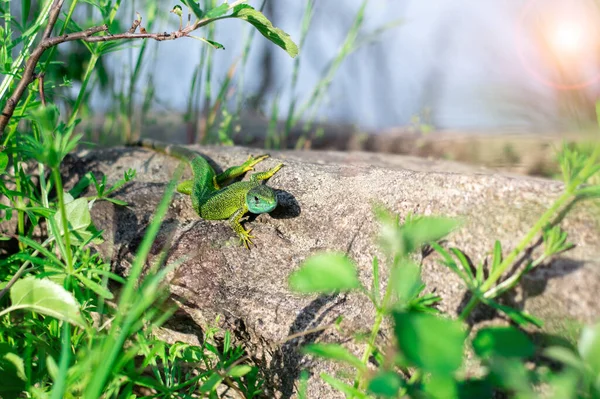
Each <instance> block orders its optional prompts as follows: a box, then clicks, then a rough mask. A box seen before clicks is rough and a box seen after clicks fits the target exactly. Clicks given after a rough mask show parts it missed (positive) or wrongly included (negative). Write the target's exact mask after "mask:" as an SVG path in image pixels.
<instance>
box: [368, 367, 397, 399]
mask: <svg viewBox="0 0 600 399" xmlns="http://www.w3.org/2000/svg"><path fill="white" fill-rule="evenodd" d="M404 385H405V384H404V380H403V379H402V378H401V377H400V376H399V375H398V374H397V373H394V372H393V371H380V372H379V373H378V374H377V375H376V376H375V377H373V379H372V380H371V381H369V387H368V390H369V392H370V393H372V394H374V395H377V396H383V397H386V398H395V397H397V396H398V391H399V390H400V388H402V387H403V386H404Z"/></svg>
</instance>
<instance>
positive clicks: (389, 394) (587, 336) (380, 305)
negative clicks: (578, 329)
mask: <svg viewBox="0 0 600 399" xmlns="http://www.w3.org/2000/svg"><path fill="white" fill-rule="evenodd" d="M375 214H376V216H377V219H378V220H379V222H380V224H381V230H380V234H379V243H380V245H381V250H382V252H383V253H384V254H385V259H386V265H387V268H386V269H387V270H386V269H383V270H385V271H386V273H385V274H384V276H385V277H386V278H384V281H387V286H386V288H385V291H384V292H383V293H381V292H380V285H381V274H382V267H381V265H380V262H379V260H378V258H374V259H373V264H372V284H371V286H370V288H369V289H367V288H366V287H364V286H363V285H362V283H360V282H359V281H358V280H357V281H356V282H355V280H354V277H352V279H349V276H356V266H355V265H354V264H353V263H352V262H351V261H350V260H348V258H347V257H346V256H345V255H342V254H331V253H324V254H316V255H314V256H313V257H311V258H309V259H307V260H306V261H305V262H304V263H303V264H302V265H301V267H300V269H299V270H297V271H295V272H294V273H293V274H292V275H291V276H290V287H291V288H292V289H293V290H295V291H297V292H302V293H322V292H338V291H346V292H349V293H354V294H358V295H365V296H366V297H368V298H369V299H370V300H371V302H372V303H373V306H374V308H375V312H374V313H375V316H374V321H373V325H372V326H371V327H370V332H369V334H368V335H369V337H368V338H367V339H366V340H365V339H364V338H363V339H360V338H357V339H360V340H359V341H358V342H359V343H362V344H364V345H365V350H364V352H363V356H362V357H360V358H359V357H358V356H357V355H356V354H354V353H352V352H351V351H349V350H348V349H346V348H345V347H344V346H343V345H341V344H338V343H332V342H329V343H311V344H308V345H306V346H304V348H303V350H302V351H303V353H304V354H307V355H311V356H315V357H319V358H322V359H324V360H329V361H335V362H337V363H341V364H343V365H345V366H346V367H347V368H348V367H349V368H351V369H353V370H355V371H356V374H355V377H354V381H353V383H352V381H348V380H347V379H346V378H340V377H334V376H331V375H329V374H321V378H322V379H323V380H324V381H325V382H326V383H328V384H330V385H331V386H332V387H333V388H335V389H336V390H338V391H339V392H341V393H343V394H345V395H346V397H349V398H401V397H412V398H457V399H458V398H472V397H492V396H493V395H494V392H502V393H505V394H508V395H511V394H515V395H516V396H517V397H522V398H535V397H537V395H536V393H535V392H536V391H537V390H539V389H540V387H542V386H543V387H545V389H546V390H547V392H549V393H550V394H551V395H553V396H551V397H556V398H558V397H561V398H562V397H596V395H598V393H599V392H600V385H598V381H600V362H599V361H598V359H600V338H599V337H600V327H599V326H600V324H599V325H596V326H593V327H588V328H586V329H585V330H584V331H583V333H582V336H581V339H580V343H579V346H578V352H573V350H572V349H568V348H565V347H550V348H547V349H546V350H544V351H543V354H544V356H545V357H546V358H550V359H553V360H554V361H556V362H559V363H562V364H564V365H565V367H564V369H563V370H561V371H557V372H552V371H550V370H549V369H548V368H547V367H546V366H544V365H543V364H540V363H537V364H536V365H535V367H534V368H533V369H532V368H531V366H529V365H528V366H526V364H525V362H527V361H530V360H531V359H533V358H534V356H535V355H536V354H539V353H540V352H541V350H540V349H539V348H536V346H535V345H534V344H533V342H532V341H531V339H530V338H529V337H528V335H527V334H526V333H524V332H523V331H521V330H519V329H517V328H515V327H486V328H482V329H480V330H479V331H477V333H476V334H475V335H474V336H471V337H469V336H468V335H469V334H468V326H467V325H466V324H465V323H463V322H462V320H460V319H459V320H451V319H448V318H446V317H441V316H439V315H438V314H436V313H437V312H436V311H435V309H432V308H431V306H432V305H434V304H435V303H436V302H438V301H439V300H440V298H439V297H436V296H433V295H432V294H425V295H423V290H424V288H425V286H424V284H423V283H422V281H421V274H420V265H418V264H417V263H416V262H415V261H414V256H413V255H414V254H415V253H417V252H419V251H420V250H421V249H422V247H424V246H430V247H432V248H433V249H434V250H436V251H437V252H438V253H440V254H441V255H442V259H443V262H444V264H445V265H446V266H447V267H448V268H449V269H450V270H452V271H453V272H454V273H456V274H457V275H459V276H460V277H461V278H462V279H463V281H464V282H465V284H466V286H467V287H468V288H469V289H471V290H473V292H474V293H475V294H476V295H479V296H478V298H479V299H480V300H481V301H482V302H484V303H485V304H486V305H488V306H492V307H495V308H496V309H498V310H500V311H501V312H503V313H505V314H506V315H507V316H509V317H510V318H511V319H512V320H514V321H515V322H516V323H517V324H518V325H529V324H533V325H536V326H539V325H540V324H541V321H539V320H537V319H536V318H534V317H533V316H530V315H527V314H526V313H523V312H521V311H518V310H516V309H512V308H510V307H508V306H505V305H501V304H499V303H497V302H494V301H492V300H491V299H489V297H486V296H484V295H482V294H481V293H480V292H479V291H478V290H479V289H480V288H481V286H482V284H483V283H484V282H485V281H486V280H485V278H484V272H483V270H484V266H485V265H483V263H482V264H481V265H479V266H477V267H473V266H472V265H471V264H470V263H469V260H468V258H467V256H466V255H465V254H464V253H463V252H462V251H460V250H458V249H456V248H452V249H450V250H449V251H448V250H446V249H444V248H443V247H441V245H440V244H439V243H437V242H436V241H439V240H441V239H443V238H444V237H445V236H446V235H447V234H449V233H450V232H452V231H453V230H454V229H455V228H456V227H457V225H458V224H457V223H456V221H453V220H451V219H446V218H437V217H415V216H413V215H408V216H407V217H406V219H405V221H404V223H400V221H399V218H398V217H397V216H396V215H393V214H392V213H390V212H389V211H387V210H385V209H384V208H381V207H376V208H375ZM543 237H544V238H543V239H544V243H545V246H544V251H543V254H542V255H541V256H542V257H543V259H547V257H548V256H552V255H555V254H556V253H559V252H562V251H564V250H567V249H569V248H570V247H571V245H570V244H569V243H568V242H567V237H566V234H565V233H564V232H563V231H562V230H560V228H558V227H557V226H554V227H548V228H545V229H544V230H543ZM505 259H506V258H505V257H504V256H503V253H502V246H501V244H500V242H498V241H497V242H496V243H495V245H494V250H493V251H492V257H491V261H490V264H489V267H490V268H491V270H498V268H500V267H502V265H503V263H504V262H505ZM540 262H541V260H538V261H536V262H533V263H532V264H530V266H528V268H526V270H530V269H531V268H532V267H535V266H536V265H537V264H539V263H540ZM340 270H343V271H340ZM297 276H303V278H302V279H300V280H296V279H298V277H297ZM336 276H341V277H340V282H337V283H336V282H335V281H334V282H332V281H331V280H335V279H336ZM519 276H520V275H519ZM298 281H300V282H301V284H298ZM321 281H326V284H327V286H328V287H329V288H330V289H329V290H323V284H324V283H322V282H321ZM348 281H352V283H348ZM505 281H509V283H508V284H507V285H505V286H503V287H502V288H503V290H502V291H499V290H497V291H495V292H496V293H499V292H504V291H505V290H507V289H509V288H510V287H513V286H514V281H510V280H505ZM312 282H316V283H312ZM355 284H359V286H355ZM384 318H388V319H389V320H390V321H391V322H392V325H393V338H392V339H391V341H388V340H380V339H378V337H379V336H380V330H381V326H382V322H383V319H384ZM338 328H340V326H338ZM341 332H342V334H344V335H346V336H349V335H351V334H350V333H349V332H347V331H344V328H341ZM379 341H383V342H379ZM468 348H472V351H473V355H474V356H475V357H476V358H477V359H478V361H479V362H480V364H481V365H482V366H483V368H482V369H481V370H480V373H479V375H478V377H467V376H465V373H464V369H463V365H464V364H465V354H466V353H467V350H468ZM369 359H375V361H374V362H373V363H372V364H374V365H375V366H376V370H372V369H370V368H369V367H367V365H368V362H369ZM471 363H473V362H471ZM576 395H577V396H576ZM301 397H302V396H301Z"/></svg>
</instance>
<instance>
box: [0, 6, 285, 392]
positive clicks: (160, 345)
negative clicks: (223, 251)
mask: <svg viewBox="0 0 600 399" xmlns="http://www.w3.org/2000/svg"><path fill="white" fill-rule="evenodd" d="M182 5H183V7H181V6H176V7H175V8H174V9H173V12H174V13H175V14H176V15H179V16H182V15H187V14H186V11H184V8H185V10H187V13H189V14H190V18H189V22H188V24H187V25H184V24H183V21H181V22H182V25H181V26H180V27H179V29H178V30H176V31H174V32H172V33H155V32H156V31H155V30H154V27H155V22H156V15H157V14H158V13H161V12H164V13H168V10H164V9H162V8H160V7H162V6H161V5H159V4H158V3H156V2H148V6H147V7H146V8H145V10H144V17H145V19H143V18H142V15H140V14H139V13H138V14H137V19H135V20H134V21H132V22H131V23H130V25H128V26H127V27H124V28H123V27H120V26H119V25H120V24H118V23H117V20H116V17H117V15H118V13H119V10H120V7H121V1H120V0H115V1H112V0H94V1H86V2H79V1H77V0H72V1H70V2H64V1H62V0H46V1H42V2H40V4H33V2H30V1H19V2H17V1H9V0H2V1H0V15H1V18H2V21H3V24H2V26H0V73H1V74H2V81H1V83H0V106H1V107H2V109H3V112H2V116H1V117H0V134H1V136H0V143H1V148H0V150H1V151H0V223H1V224H0V233H1V234H0V244H1V247H0V381H1V383H0V397H2V398H16V397H35V398H57V399H58V398H98V397H115V398H131V397H153V398H157V397H159V398H174V397H210V398H216V397H218V396H220V395H223V394H226V393H227V392H230V391H235V392H237V394H238V396H242V397H246V398H253V397H256V396H257V395H259V394H261V392H262V385H263V378H262V375H261V373H260V371H259V370H258V368H256V367H255V366H254V365H253V364H252V363H251V362H250V361H249V360H248V359H249V357H248V356H247V355H246V354H245V353H244V350H243V348H241V347H240V346H236V345H235V344H234V343H233V342H232V339H231V336H230V334H229V333H228V332H223V331H220V330H218V329H217V328H211V329H208V330H207V331H206V332H205V334H204V336H203V337H202V344H201V345H199V346H193V345H187V344H182V343H172V344H170V343H167V342H165V341H163V340H161V339H159V338H158V337H157V336H156V335H155V331H156V327H158V326H160V325H161V324H162V323H164V321H165V320H167V319H168V318H169V317H170V315H171V314H172V312H173V311H174V309H171V308H170V307H168V306H167V305H166V304H165V299H166V298H167V296H168V287H167V286H166V283H164V277H165V276H166V274H167V273H168V272H169V271H170V270H172V269H173V268H174V267H175V265H162V264H160V263H157V264H153V265H150V269H149V272H148V273H144V274H143V275H142V269H143V267H144V265H145V264H146V260H147V256H148V253H149V251H150V248H151V246H152V243H153V241H154V239H155V237H156V235H157V233H158V231H159V228H160V225H161V222H162V220H163V218H164V215H165V213H166V211H167V209H168V206H169V203H170V200H171V198H172V195H173V193H174V190H175V184H176V181H177V180H178V178H179V176H180V174H181V170H182V167H180V168H179V169H178V172H177V173H176V175H175V176H174V177H173V180H172V181H171V182H170V183H169V184H168V186H167V188H166V192H165V195H164V198H163V199H162V202H161V203H160V205H159V206H158V208H157V210H156V212H155V214H154V215H153V217H152V220H151V223H150V225H149V227H148V229H147V232H146V234H145V236H144V239H143V241H142V242H141V244H140V246H139V248H138V250H137V254H136V257H135V260H134V262H133V264H132V266H131V268H130V270H129V272H128V275H127V278H123V277H121V276H118V275H116V274H114V273H113V272H112V271H111V269H110V265H109V264H108V263H107V262H106V261H105V260H104V259H102V257H101V256H100V254H99V253H98V252H97V251H96V250H95V248H96V245H97V244H99V243H101V242H102V240H103V238H102V232H101V231H99V230H98V229H97V228H96V227H95V226H94V223H93V220H92V217H91V215H92V214H91V212H90V209H91V208H92V207H93V206H94V205H95V204H97V203H98V202H99V201H110V202H112V203H114V204H115V205H116V206H124V205H127V204H126V203H124V202H123V201H121V200H118V199H116V198H113V197H112V194H114V193H115V192H116V191H117V190H119V189H121V188H122V187H123V186H125V185H127V184H128V183H129V182H130V181H131V180H132V179H134V178H135V170H128V171H126V172H125V173H124V176H123V178H122V179H121V180H119V181H117V182H115V183H114V184H109V182H107V179H106V177H105V176H98V175H95V174H91V173H90V174H87V175H85V176H84V177H83V178H82V179H81V180H80V181H79V182H78V183H77V184H75V185H74V186H73V187H71V188H70V189H69V188H67V187H65V185H64V182H63V176H62V174H61V165H62V164H63V161H64V159H65V157H66V156H67V155H68V154H69V153H71V152H72V151H74V150H75V149H76V148H77V147H78V146H79V145H80V144H81V140H82V137H83V136H82V134H78V133H76V127H77V125H78V123H79V117H80V115H81V114H82V112H84V113H85V109H86V105H87V102H88V100H89V94H90V92H91V89H92V86H93V85H94V82H97V81H98V79H99V78H100V77H99V76H100V75H98V74H97V72H98V71H99V65H100V63H101V60H102V57H103V56H105V55H106V54H108V53H111V52H114V51H122V50H123V48H124V44H125V43H126V42H130V41H131V40H138V41H141V46H140V48H139V51H138V55H137V58H136V59H135V61H134V62H133V63H132V64H133V65H132V70H131V72H130V75H129V79H128V80H127V81H126V82H124V83H126V84H124V86H123V88H122V91H121V92H120V96H121V97H120V98H119V101H116V102H115V103H114V107H115V108H114V109H113V110H112V115H113V117H114V120H115V121H117V120H118V121H120V122H121V123H123V122H125V123H126V124H125V125H121V126H120V127H121V128H124V132H125V138H130V137H131V136H132V135H133V133H134V131H135V127H134V126H133V124H134V123H135V121H136V119H135V115H134V105H135V104H134V103H133V102H131V101H128V100H129V99H130V98H131V97H132V93H133V92H134V91H135V87H137V84H138V82H139V78H140V74H141V69H142V66H143V63H144V60H145V57H146V53H147V47H148V43H149V41H148V40H149V39H154V40H158V41H159V42H160V41H164V40H175V39H181V38H185V37H192V38H195V39H198V40H200V41H201V42H202V44H201V45H203V46H211V47H213V48H220V47H222V46H221V45H220V44H219V43H217V42H216V41H214V40H213V39H214V38H213V36H211V35H210V31H209V37H208V38H204V37H198V36H194V35H193V34H192V33H194V31H196V30H198V29H200V28H202V27H204V26H208V27H209V29H211V28H210V27H212V26H213V24H214V22H216V21H218V20H221V19H226V18H235V19H240V20H243V21H246V22H248V23H249V24H250V25H251V26H252V27H253V28H254V29H256V30H258V31H259V32H260V33H261V34H262V35H263V36H265V37H266V38H268V39H269V40H270V41H272V42H274V43H275V44H277V45H278V46H279V47H281V48H283V49H284V50H285V51H286V52H287V53H288V54H290V55H291V56H292V57H293V56H296V55H297V47H296V45H295V44H294V43H293V41H292V40H291V39H290V37H289V36H288V35H287V34H285V32H283V31H281V30H280V29H278V28H276V27H274V26H273V25H272V24H271V22H270V21H269V20H268V19H266V18H265V17H264V15H263V14H262V13H260V11H258V10H255V9H254V8H253V7H251V6H250V5H248V4H246V2H245V1H240V0H237V1H233V2H231V3H227V2H219V3H218V4H217V2H216V1H213V2H210V3H206V4H205V7H203V8H200V6H199V5H198V4H196V3H195V2H189V1H185V2H183V4H182ZM87 6H92V7H93V8H94V10H95V11H94V13H93V14H92V15H94V16H98V15H99V17H98V18H99V20H96V21H93V23H94V24H95V25H92V26H90V24H91V23H92V22H91V21H84V22H85V23H84V22H81V21H80V20H79V19H80V18H79V17H78V18H76V17H75V16H80V15H81V14H80V13H78V12H77V11H78V10H79V9H81V7H87ZM19 7H20V8H19ZM15 10H18V12H17V13H16V14H13V12H14V11H15ZM34 12H37V16H35V14H34ZM192 17H193V18H192ZM129 26H131V27H129ZM123 31H124V32H123ZM120 32H122V33H120ZM66 42H76V43H77V46H83V47H85V49H86V51H87V52H88V56H87V63H86V66H85V68H84V70H83V75H82V78H81V81H80V82H79V83H80V84H79V85H78V90H77V92H76V96H75V97H74V99H73V101H72V102H66V103H65V106H64V107H59V106H57V105H55V103H57V102H58V99H57V96H58V94H57V92H56V91H55V90H54V89H56V88H58V87H60V86H61V85H63V84H65V85H69V84H70V82H69V81H66V80H65V81H62V80H61V81H55V80H53V79H52V78H53V77H56V74H55V73H54V69H55V68H56V67H57V63H59V62H58V59H59V56H60V53H59V52H58V51H57V48H59V47H62V46H63V45H64V43H66ZM61 79H62V77H61ZM142 109H143V110H147V103H144V106H143V107H142ZM144 112H145V111H144ZM61 114H62V115H61ZM109 284H110V286H111V288H112V289H111V290H109V289H108V286H109Z"/></svg>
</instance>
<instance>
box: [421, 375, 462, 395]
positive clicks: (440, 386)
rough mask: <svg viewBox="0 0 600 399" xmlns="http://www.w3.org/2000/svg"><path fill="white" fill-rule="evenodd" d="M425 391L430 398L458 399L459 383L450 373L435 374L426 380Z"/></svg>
mask: <svg viewBox="0 0 600 399" xmlns="http://www.w3.org/2000/svg"><path fill="white" fill-rule="evenodd" d="M423 391H424V392H425V393H426V394H427V395H426V397H428V398H444V399H458V398H459V396H458V385H457V382H456V381H455V379H454V378H453V377H452V376H450V375H439V374H433V375H431V376H430V377H429V378H428V379H426V380H425V383H424V384H423Z"/></svg>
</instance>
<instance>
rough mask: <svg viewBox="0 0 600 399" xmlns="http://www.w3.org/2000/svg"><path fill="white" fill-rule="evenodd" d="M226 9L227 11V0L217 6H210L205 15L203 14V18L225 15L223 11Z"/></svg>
mask: <svg viewBox="0 0 600 399" xmlns="http://www.w3.org/2000/svg"><path fill="white" fill-rule="evenodd" d="M227 11H229V4H227V2H224V3H223V4H221V5H220V6H217V7H215V8H211V9H210V10H208V11H207V12H206V15H204V18H209V19H212V18H218V17H221V16H223V15H225V13H226V12H227ZM199 18H201V17H199Z"/></svg>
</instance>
